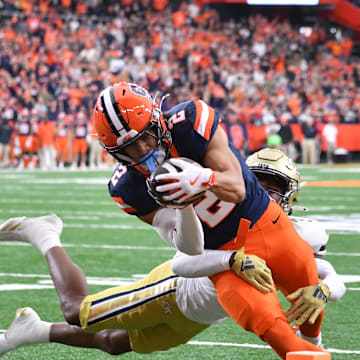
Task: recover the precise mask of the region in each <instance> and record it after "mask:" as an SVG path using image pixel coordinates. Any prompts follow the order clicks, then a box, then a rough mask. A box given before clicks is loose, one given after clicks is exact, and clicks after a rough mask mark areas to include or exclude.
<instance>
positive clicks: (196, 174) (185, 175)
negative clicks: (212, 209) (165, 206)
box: [155, 158, 215, 202]
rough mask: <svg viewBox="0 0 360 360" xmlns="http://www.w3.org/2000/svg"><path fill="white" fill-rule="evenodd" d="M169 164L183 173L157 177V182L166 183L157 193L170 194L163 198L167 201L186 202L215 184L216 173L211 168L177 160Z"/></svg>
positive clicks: (157, 188)
mask: <svg viewBox="0 0 360 360" xmlns="http://www.w3.org/2000/svg"><path fill="white" fill-rule="evenodd" d="M169 162H170V163H171V164H173V165H175V166H177V167H178V168H180V169H181V170H182V171H180V172H177V173H171V174H170V173H168V174H160V175H157V176H156V177H155V180H156V181H162V182H163V183H166V184H164V185H158V186H157V187H156V191H157V192H160V193H162V192H164V193H168V194H166V195H163V196H162V199H163V200H165V201H172V200H176V201H178V202H185V200H187V199H189V198H191V197H192V196H194V195H197V194H199V193H202V192H204V191H206V190H207V189H209V188H210V186H211V185H213V183H214V180H215V173H214V172H213V171H212V170H211V169H209V168H203V167H202V166H201V165H198V164H194V163H190V162H188V161H184V160H182V159H177V158H173V159H170V160H169Z"/></svg>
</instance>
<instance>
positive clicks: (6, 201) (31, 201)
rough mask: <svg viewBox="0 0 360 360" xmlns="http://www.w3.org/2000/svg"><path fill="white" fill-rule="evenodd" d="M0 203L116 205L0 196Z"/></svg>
mask: <svg viewBox="0 0 360 360" xmlns="http://www.w3.org/2000/svg"><path fill="white" fill-rule="evenodd" d="M0 203H6V204H29V203H31V204H46V205H51V204H57V205H66V204H70V205H77V206H80V205H92V206H95V205H101V206H111V207H114V208H115V207H116V203H115V201H110V200H109V201H96V203H94V201H84V200H82V201H80V200H79V201H78V200H73V201H72V200H55V199H46V200H41V199H14V198H1V199H0Z"/></svg>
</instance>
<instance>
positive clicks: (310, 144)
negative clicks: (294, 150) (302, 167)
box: [301, 115, 318, 165]
mask: <svg viewBox="0 0 360 360" xmlns="http://www.w3.org/2000/svg"><path fill="white" fill-rule="evenodd" d="M301 127H302V131H303V135H304V138H303V140H302V143H301V150H302V163H303V164H312V165H314V164H315V163H316V159H317V153H316V151H317V140H318V130H317V127H316V124H315V121H314V118H313V117H312V116H311V115H306V118H305V120H304V122H303V123H302V124H301Z"/></svg>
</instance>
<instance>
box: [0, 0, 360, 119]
mask: <svg viewBox="0 0 360 360" xmlns="http://www.w3.org/2000/svg"><path fill="white" fill-rule="evenodd" d="M3 3H4V4H5V9H11V11H9V12H8V11H2V12H0V24H1V25H0V37H1V39H2V40H1V46H0V112H2V113H6V114H9V116H10V117H12V119H11V120H13V121H14V123H15V121H16V120H17V114H20V113H21V112H22V110H23V109H27V110H29V111H31V109H33V108H35V109H37V110H39V111H40V113H41V114H42V116H45V115H44V114H45V113H47V114H48V117H49V120H55V119H56V118H57V114H58V113H60V112H65V113H66V114H67V115H71V116H75V114H76V112H78V111H79V109H80V108H81V107H85V108H86V110H85V112H88V111H89V108H90V107H91V106H92V104H90V103H91V99H93V98H96V96H97V95H98V94H97V93H98V91H99V89H101V88H105V87H106V86H107V85H108V84H109V83H113V82H117V81H119V80H130V81H134V82H136V83H139V84H142V85H144V86H145V87H147V88H152V89H154V91H157V90H160V91H161V92H162V93H163V92H169V93H171V94H172V95H173V98H172V100H171V102H172V103H177V102H181V101H183V100H188V99H193V98H195V97H196V98H202V99H204V100H205V101H206V102H208V103H210V104H212V105H213V106H214V107H216V108H217V109H218V110H219V111H223V110H224V109H225V108H226V107H227V104H229V103H233V104H234V106H236V107H238V108H239V109H240V111H239V113H240V116H239V119H240V117H241V123H242V124H249V123H252V124H256V125H258V126H261V125H263V124H264V122H270V123H272V122H274V121H277V120H276V119H278V118H279V116H280V115H281V113H283V112H285V111H289V112H290V113H291V115H292V117H293V119H294V121H295V122H296V121H297V119H298V118H299V115H300V114H301V113H302V112H304V111H305V110H306V109H311V108H312V107H315V110H316V111H315V112H314V114H313V116H315V115H316V122H319V121H323V117H324V114H325V113H326V112H327V109H328V108H329V105H330V106H333V107H334V109H335V111H336V113H337V116H340V121H341V122H343V123H359V110H360V93H359V84H360V61H359V59H358V58H356V57H352V58H350V55H351V52H352V46H353V42H352V40H351V38H350V37H349V36H347V34H346V32H344V31H343V32H342V35H341V36H340V37H339V34H340V32H337V35H336V37H335V36H334V35H333V34H331V33H330V32H329V31H327V30H328V29H327V27H326V25H324V24H323V23H320V22H319V23H317V24H315V25H314V26H313V28H312V33H311V35H310V36H307V35H306V34H304V33H300V32H299V26H298V25H295V24H291V23H290V22H289V21H288V20H286V19H285V20H283V19H280V18H273V19H267V18H265V17H264V16H262V15H261V14H257V15H250V16H247V17H242V18H240V19H237V20H235V19H231V20H227V21H223V20H222V19H221V18H220V16H219V13H218V12H217V11H216V10H214V9H212V8H211V6H203V7H202V8H201V7H200V6H199V4H197V5H195V4H194V3H193V2H178V1H171V2H170V1H162V0H160V1H159V2H157V4H156V5H155V6H154V2H153V1H152V0H122V2H119V1H117V0H109V1H106V2H105V1H104V0H96V1H81V2H78V1H71V0H63V1H61V2H60V3H59V2H55V1H52V0H51V1H45V2H44V4H43V3H42V4H41V6H40V5H39V6H36V5H35V6H34V2H31V1H30V2H28V1H16V2H15V1H6V0H3ZM35 3H36V2H35ZM26 4H29V5H26ZM55 4H57V5H56V6H55ZM16 6H17V7H18V9H17V8H16ZM155 9H156V10H155ZM44 14H46V15H44ZM48 14H51V16H47V15H48ZM94 14H96V17H95V16H93V15H94ZM259 24H261V26H259ZM139 32H142V34H144V36H141V37H139V36H138V33H139ZM81 111H83V110H81ZM310 112H311V111H310Z"/></svg>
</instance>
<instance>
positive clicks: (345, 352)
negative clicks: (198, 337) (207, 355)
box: [188, 341, 360, 354]
mask: <svg viewBox="0 0 360 360" xmlns="http://www.w3.org/2000/svg"><path fill="white" fill-rule="evenodd" d="M188 344H191V345H199V346H234V347H244V348H253V349H271V348H270V346H268V345H258V344H247V343H245V344H237V343H224V342H211V341H189V342H188ZM326 351H329V352H331V353H337V354H360V350H341V349H326Z"/></svg>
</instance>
